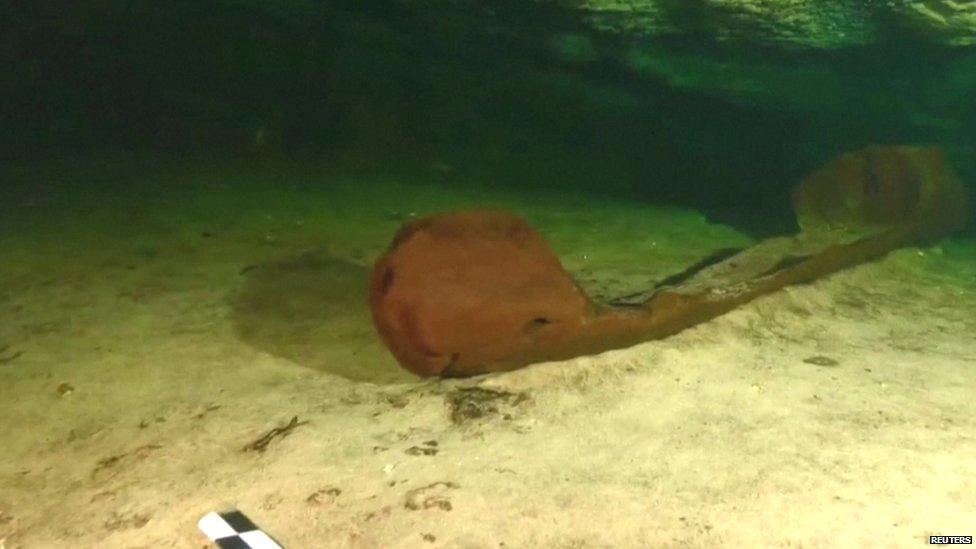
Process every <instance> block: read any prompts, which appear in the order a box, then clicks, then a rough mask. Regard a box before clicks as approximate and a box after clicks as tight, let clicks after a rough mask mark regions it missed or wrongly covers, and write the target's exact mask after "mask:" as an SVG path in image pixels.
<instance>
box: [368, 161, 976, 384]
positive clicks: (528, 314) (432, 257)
mask: <svg viewBox="0 0 976 549" xmlns="http://www.w3.org/2000/svg"><path fill="white" fill-rule="evenodd" d="M793 206H794V210H795V211H796V213H797V216H798V221H799V222H800V226H801V228H802V231H801V232H800V233H799V234H798V235H796V236H794V237H785V238H776V239H770V240H767V241H764V242H761V243H759V244H757V245H756V246H755V247H753V248H750V249H749V250H746V251H744V252H742V253H740V254H737V255H735V256H733V257H731V258H729V259H726V260H725V261H723V262H720V263H718V264H717V265H714V266H712V267H709V268H707V269H705V270H704V271H702V272H700V273H698V274H696V275H695V276H694V277H692V278H691V279H689V280H687V281H684V282H683V283H681V284H680V285H678V286H675V287H666V288H661V289H659V290H658V291H657V292H656V293H655V294H653V295H652V296H651V298H650V299H649V300H648V301H647V302H646V303H645V304H644V306H643V307H638V308H631V309H614V308H609V307H603V306H600V305H598V304H596V303H594V302H593V301H592V300H590V299H589V298H588V297H587V296H586V295H585V293H584V292H583V291H582V290H581V289H580V288H579V286H577V284H576V283H575V282H574V281H573V279H572V277H570V275H569V274H568V273H567V272H566V270H565V269H564V268H563V267H562V265H561V264H560V262H559V259H558V258H557V257H556V255H555V254H554V253H553V252H552V251H551V249H550V248H549V247H548V245H547V244H546V243H545V241H544V240H543V238H542V237H541V236H540V235H539V234H538V233H537V232H536V231H535V230H534V229H532V227H530V226H529V225H528V223H526V222H525V221H524V220H522V219H520V218H518V217H517V216H515V215H513V214H511V213H508V212H505V211H500V210H469V211H462V212H450V213H444V214H438V215H434V216H430V217H427V218H423V219H420V220H416V221H412V222H410V223H409V224H407V225H405V226H404V227H403V228H402V229H401V230H400V231H399V232H398V233H397V235H396V236H395V238H394V240H393V243H392V245H391V246H390V249H389V250H388V251H387V252H386V253H385V254H384V255H383V256H382V257H380V258H379V259H378V260H377V262H376V264H375V266H374V268H373V272H372V274H371V276H370V282H369V305H370V309H371V311H372V315H373V321H374V324H375V326H376V328H377V331H378V332H379V334H380V336H381V337H382V339H383V341H384V342H385V343H386V345H387V347H388V348H389V349H390V350H391V351H392V353H393V354H394V356H395V357H396V358H397V360H398V361H399V363H400V364H401V365H402V366H403V367H404V368H406V369H408V370H410V371H411V372H414V373H416V374H418V375H421V376H433V375H440V376H470V375H477V374H482V373H487V372H494V371H504V370H512V369H515V368H519V367H522V366H525V365H527V364H531V363H533V362H540V361H545V360H560V359H566V358H572V357H574V356H580V355H584V354H593V353H598V352H601V351H605V350H608V349H614V348H619V347H624V346H628V345H632V344H634V343H638V342H641V341H645V340H650V339H656V338H662V337H666V336H668V335H672V334H674V333H677V332H679V331H681V330H683V329H685V328H687V327H689V326H692V325H695V324H698V323H700V322H704V321H706V320H708V319H711V318H714V317H715V316H718V315H720V314H723V313H725V312H727V311H729V310H731V309H733V308H735V307H737V306H739V305H741V304H743V303H745V302H747V301H750V300H752V299H754V298H755V297H757V296H760V295H763V294H766V293H769V292H772V291H775V290H777V289H779V288H782V287H783V286H786V285H789V284H795V283H798V282H807V281H811V280H814V279H816V278H818V277H821V276H824V275H827V274H829V273H832V272H835V271H838V270H840V269H843V268H846V267H849V266H852V265H856V264H858V263H862V262H864V261H869V260H871V259H875V258H877V257H880V256H882V255H884V254H885V253H887V252H889V251H891V250H892V249H895V248H898V247H901V246H906V245H913V244H920V243H925V242H930V241H932V240H933V239H937V238H940V237H942V236H944V235H947V234H949V233H951V232H953V231H955V230H957V229H959V228H960V227H962V226H963V225H964V224H965V223H966V221H967V214H968V212H969V207H968V202H967V196H966V192H965V188H964V187H963V186H962V184H961V183H960V182H959V180H958V178H957V177H956V176H955V175H954V174H953V173H952V170H951V169H950V168H949V166H948V165H947V164H946V162H945V159H944V155H943V154H942V151H941V150H940V149H938V148H936V147H907V146H906V147H869V148H867V149H864V150H862V151H858V152H856V153H850V154H845V155H842V156H840V157H838V158H836V159H834V160H833V161H831V162H830V163H828V164H827V165H825V166H824V167H823V168H821V169H819V170H817V171H816V172H814V173H813V174H811V175H810V176H809V177H807V178H806V179H805V180H804V181H803V182H801V183H800V184H799V185H798V186H797V187H796V189H795V190H794V193H793ZM636 260H639V259H637V258H635V261H636Z"/></svg>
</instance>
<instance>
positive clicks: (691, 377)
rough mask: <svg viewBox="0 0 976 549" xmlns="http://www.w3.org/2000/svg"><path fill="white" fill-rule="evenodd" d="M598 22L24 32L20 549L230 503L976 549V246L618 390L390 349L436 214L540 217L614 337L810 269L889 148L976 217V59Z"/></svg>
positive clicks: (309, 528)
mask: <svg viewBox="0 0 976 549" xmlns="http://www.w3.org/2000/svg"><path fill="white" fill-rule="evenodd" d="M599 3H600V2H599V1H598V0H592V1H589V2H583V1H578V2H577V1H575V0H573V1H569V0H567V1H553V2H541V1H535V0H506V1H502V2H490V3H489V2H477V1H473V0H470V1H469V0H454V1H433V2H415V1H409V0H404V1H395V2H394V1H391V2H378V1H373V0H367V1H353V0H348V1H346V0H333V1H317V0H301V1H294V2H255V1H250V0H235V1H215V2H209V3H202V2H176V3H169V4H165V5H164V4H160V3H131V2H122V1H103V2H95V1H92V2H81V3H76V4H74V5H73V6H72V7H59V6H54V5H50V6H48V5H46V4H43V3H35V4H32V5H26V4H25V5H22V6H16V7H15V6H5V7H3V8H0V21H6V22H8V23H12V27H13V28H14V29H15V30H14V31H13V32H10V33H3V36H2V37H0V61H2V62H3V66H4V71H3V74H2V75H0V99H2V101H0V432H3V433H4V436H5V438H4V441H3V444H2V445H0V446H3V457H4V459H0V486H3V489H0V549H2V548H3V547H9V548H11V549H12V548H20V547H62V546H72V547H135V546H149V545H152V546H199V545H201V544H202V543H204V542H205V540H204V538H202V537H201V535H200V533H199V532H197V530H196V526H195V525H196V520H198V519H199V517H200V516H202V514H203V513H205V512H207V511H209V510H211V509H215V508H217V507H220V506H222V505H225V504H232V505H236V506H239V507H241V508H243V509H246V510H247V511H248V513H249V514H251V515H252V516H253V518H255V519H256V520H258V521H259V522H260V523H262V524H265V525H268V526H269V527H270V528H271V529H272V530H273V531H274V533H276V534H277V535H278V536H279V537H280V538H281V540H282V541H285V542H289V543H286V545H288V546H289V547H315V546H329V547H332V546H335V547H414V546H426V544H431V545H430V546H432V547H433V546H440V545H433V544H435V542H436V543H439V544H443V546H445V547H500V546H507V547H581V548H588V547H606V546H613V547H631V546H633V547H645V546H650V547H661V546H688V547H699V546H738V547H747V546H758V545H763V544H765V543H767V542H768V543H769V544H770V545H775V546H797V545H811V546H830V545H833V544H834V543H837V544H840V545H844V544H845V543H846V544H847V545H849V546H866V545H870V543H872V542H877V540H880V539H883V540H885V541H884V543H885V546H897V547H901V546H906V547H907V546H914V545H917V543H918V541H919V540H920V539H922V537H923V536H924V535H927V534H928V533H933V532H941V533H961V534H969V533H971V532H963V531H960V528H961V527H962V526H963V525H967V527H968V525H969V524H971V511H972V508H973V499H972V493H973V491H972V490H971V489H969V488H971V487H972V480H971V479H972V478H976V471H973V462H972V459H971V456H972V455H973V452H974V451H976V443H974V440H976V437H974V433H976V428H974V426H973V423H972V417H974V415H973V414H974V411H973V409H972V404H971V402H972V398H971V394H972V390H971V388H972V387H973V386H974V384H973V368H972V367H973V365H974V361H976V350H974V346H973V340H972V334H973V333H974V330H976V324H974V320H973V319H974V315H973V314H972V312H973V311H974V310H976V227H974V226H973V223H972V222H971V223H970V225H969V226H968V227H966V228H964V229H963V230H961V231H959V232H958V233H956V234H954V235H951V236H948V237H946V238H944V239H942V240H941V241H939V242H933V243H930V244H927V245H925V246H923V247H910V248H904V249H899V250H896V251H894V252H892V253H891V254H889V255H888V256H886V257H885V258H883V259H882V260H880V261H877V262H873V263H870V264H868V265H865V266H862V267H857V268H854V269H849V270H846V271H843V272H842V273H839V274H837V275H835V276H830V277H825V278H824V279H822V280H818V281H817V282H815V283H814V284H810V285H805V286H796V287H790V288H787V289H785V290H783V291H781V292H778V293H776V294H773V295H771V296H768V298H765V299H763V300H757V301H756V302H754V303H751V304H749V305H746V306H743V307H741V308H740V309H738V310H736V311H734V312H733V313H730V314H729V315H726V316H725V317H721V318H719V319H716V320H715V321H712V322H709V323H706V324H703V325H700V326H698V327H696V328H695V329H693V330H689V331H686V332H684V333H683V334H681V335H678V336H675V337H672V338H669V339H665V340H662V341H657V342H653V343H649V344H646V345H644V346H640V347H635V348H632V349H627V350H621V351H619V352H612V353H609V354H606V355H601V356H597V357H584V358H581V359H578V360H576V361H569V362H566V363H552V364H545V365H541V366H539V365H536V366H532V367H530V368H528V369H525V370H522V371H519V372H514V373H511V374H502V375H493V376H488V377H486V378H474V379H471V380H464V381H455V380H447V381H444V380H439V379H434V380H421V379H419V378H417V377H415V376H413V375H412V374H410V373H409V372H407V371H405V370H403V369H402V368H399V367H398V365H397V364H396V361H395V360H394V359H393V357H392V356H391V355H390V353H389V352H388V351H387V349H386V348H385V347H384V346H383V344H382V342H381V341H380V339H379V338H378V337H377V335H376V333H375V329H374V327H373V324H372V322H371V318H370V315H369V311H368V309H367V307H366V298H367V296H366V279H367V276H368V273H369V270H370V268H371V266H372V264H373V262H374V260H375V259H376V258H377V257H378V256H379V255H380V254H382V253H383V251H384V250H386V249H387V248H388V246H389V245H390V241H391V239H392V238H393V235H394V234H395V233H396V232H397V230H398V229H399V228H400V227H401V225H402V224H403V223H404V222H408V221H410V220H412V219H416V218H418V217H422V216H424V215H427V214H432V213H436V212H442V211H446V210H454V209H459V208H467V207H484V206H491V207H500V208H504V209H507V210H511V211H513V212H515V213H517V214H519V215H520V216H522V217H524V218H525V219H526V220H527V221H528V222H530V223H531V224H532V226H534V227H535V228H537V229H538V231H539V232H540V233H541V234H542V235H544V237H545V239H546V240H547V241H548V242H549V243H550V245H551V246H552V248H553V250H554V251H555V253H556V254H557V255H558V256H559V259H560V261H561V262H562V264H563V265H564V266H565V268H566V270H567V271H568V272H569V273H570V275H572V277H573V278H574V280H576V281H577V282H578V283H579V285H580V286H581V287H582V288H583V290H584V291H585V292H586V293H587V294H588V295H590V296H592V297H593V298H594V299H595V300H596V301H599V302H611V301H614V300H618V299H622V298H628V297H630V298H631V299H633V297H632V296H634V295H644V294H646V293H647V291H648V290H649V289H652V288H654V287H655V286H656V285H658V284H660V283H662V282H663V281H667V280H668V279H669V278H670V277H673V276H675V275H676V274H680V273H682V272H683V271H685V269H687V268H688V267H689V266H691V265H694V264H695V263H696V262H698V261H700V260H701V259H702V258H705V257H709V256H711V255H713V254H715V253H716V252H720V251H722V250H727V249H730V248H747V247H749V246H752V245H754V244H756V243H757V242H759V241H761V240H762V239H764V238H767V237H771V236H776V235H790V234H793V233H794V232H795V231H796V230H797V223H796V220H795V218H794V215H793V212H792V209H791V205H790V192H791V190H792V189H793V187H794V185H795V184H796V183H797V182H798V181H800V180H801V179H802V178H803V177H804V176H805V175H807V174H809V173H810V172H811V171H812V170H814V169H816V168H817V167H819V166H821V165H823V164H824V163H825V162H827V161H829V160H830V159H831V158H834V157H836V156H837V155H839V154H842V153H845V152H850V151H856V150H859V149H861V148H863V147H865V146H868V145H873V144H882V145H894V144H907V145H914V144H934V145H938V146H941V147H942V148H943V149H944V150H945V151H946V152H947V155H948V157H949V158H950V161H951V164H952V166H953V167H954V169H955V171H956V172H957V173H958V174H959V176H960V178H961V179H962V181H963V184H964V185H966V186H967V187H968V188H969V189H972V190H974V194H976V101H974V98H976V46H966V45H958V44H957V45H951V44H950V43H949V40H948V39H947V38H946V36H945V35H943V34H938V33H934V32H933V31H931V29H929V30H928V31H926V30H924V28H923V30H919V29H916V28H914V27H911V26H910V25H907V24H905V23H904V22H903V21H901V20H897V21H896V18H895V16H894V15H892V14H893V13H894V12H889V11H886V9H888V8H885V7H881V6H880V5H875V4H873V3H858V2H845V1H840V0H832V1H829V2H828V1H826V0H825V1H824V2H823V3H822V5H823V6H826V7H825V8H824V9H825V10H826V12H824V18H825V19H823V21H824V22H826V23H829V24H828V25H827V26H826V27H822V28H821V27H817V29H819V30H817V32H818V33H815V34H809V35H804V34H803V33H804V32H805V31H806V30H810V29H813V28H814V27H812V26H805V25H807V23H808V20H807V19H804V18H802V17H800V18H792V19H790V18H786V19H784V21H781V23H783V24H784V25H785V26H784V27H783V28H779V27H777V26H776V23H775V21H774V22H773V23H769V22H768V21H766V20H760V21H758V22H753V24H741V25H739V26H736V25H733V24H731V23H729V22H728V21H727V20H725V19H724V18H723V17H724V15H723V14H724V13H725V12H721V11H714V10H712V9H711V8H709V7H708V6H709V5H711V4H721V2H718V3H716V2H705V1H696V2H690V1H689V2H687V3H683V2H673V1H670V0H661V1H660V2H646V3H643V4H642V3H641V2H637V3H636V5H645V6H652V7H653V6H656V7H659V8H660V9H661V10H663V11H662V13H665V14H666V15H667V17H664V18H662V19H660V20H655V21H654V25H651V24H650V23H646V21H645V23H646V24H647V28H640V21H642V20H641V19H640V18H638V17H637V16H636V15H634V14H632V13H617V12H613V11H610V12H592V11H591V10H590V8H592V7H593V6H594V5H596V4H599ZM745 3H748V2H745ZM935 3H936V2H928V4H935ZM611 4H612V3H611ZM761 4H763V5H767V4H768V3H761ZM797 4H803V3H802V2H800V3H797ZM909 4H912V2H908V1H907V0H906V1H904V2H902V1H896V2H887V3H886V5H888V6H889V7H891V6H909ZM939 4H940V5H943V4H944V3H939ZM805 5H808V4H805ZM809 5H812V4H809ZM587 6H589V8H587ZM584 8H586V9H584ZM891 9H895V8H891ZM906 9H907V8H906ZM594 13H595V14H594ZM648 13H650V12H648ZM747 13H749V12H748V11H747ZM763 13H764V12H763ZM783 13H787V14H788V13H789V10H787V9H785V8H784V12H783ZM847 17H858V18H860V19H844V18H847ZM787 19H788V21H787ZM797 21H799V22H797ZM817 21H820V20H817ZM787 23H789V24H787ZM655 25H660V26H661V28H658V27H657V26H655ZM770 25H772V27H770ZM791 25H792V26H791ZM652 27H653V28H652ZM622 29H627V30H626V32H624V31H623V30H622ZM662 29H664V30H662ZM781 31H782V32H781ZM811 32H812V31H811ZM940 32H949V31H946V30H945V29H942V30H941V31H940ZM798 33H799V34H798ZM927 33H928V34H927ZM965 36H968V35H965ZM965 36H963V37H965ZM972 204H976V201H974V202H973V203H972ZM465 391H468V392H465ZM471 391H473V392H471ZM466 395H467V396H466ZM471 395H474V396H471ZM485 395H488V396H487V397H485ZM465 398H468V399H469V401H465V400H464V399H465ZM482 398H483V399H485V402H481V401H480V400H479V399H482ZM492 399H495V400H497V402H495V400H492ZM471 401H476V402H473V403H472V402H471ZM465 406H467V408H465ZM459 410H460V411H459ZM465 414H467V415H465ZM292 417H296V418H300V419H301V420H302V423H301V426H300V427H298V428H296V430H295V432H294V434H289V436H288V438H284V437H282V438H280V439H275V440H274V441H273V442H272V443H271V445H270V446H269V447H268V449H267V451H266V452H265V453H262V454H260V455H258V454H253V453H249V452H243V451H242V450H241V448H242V447H243V446H244V445H245V444H246V443H247V442H248V441H251V440H254V439H256V438H258V437H259V436H260V435H261V434H262V433H267V432H269V431H270V430H272V429H274V428H275V427H280V426H282V425H287V424H288V422H289V420H290V419H291V418H292ZM306 421H308V423H305V422H306ZM432 441H433V443H431V442H432ZM435 449H436V450H437V451H435ZM438 452H440V454H438ZM8 480H9V481H8ZM427 491H430V493H432V494H434V495H433V496H431V497H430V498H429V499H423V498H422V497H421V496H424V494H427V493H428V492H427ZM418 494H420V495H419V496H418ZM445 501H447V502H448V503H447V504H446V505H445V504H444V502H445ZM418 502H419V503H418ZM428 502H432V503H430V505H429V506H427V504H428ZM452 505H453V507H452ZM66 510H67V512H66ZM447 513H451V514H447ZM55 516H57V517H62V519H61V520H52V517H55ZM309 517H312V518H314V520H313V521H311V522H309ZM865 517H867V518H865ZM519 521H522V522H526V521H527V522H526V524H527V526H524V527H512V526H511V524H513V523H515V522H519ZM967 521H968V522H967ZM786 522H797V523H798V524H800V527H798V529H797V530H795V531H793V530H790V531H782V532H778V533H777V532H773V533H768V532H767V533H765V534H763V535H759V534H754V533H750V532H760V531H763V532H765V530H767V529H768V527H769V524H785V523H786ZM519 524H521V522H519ZM825 531H830V532H831V536H826V535H825V534H823V532H825ZM835 534H836V535H837V536H838V537H833V536H834V535H835ZM764 535H765V536H770V537H763V536H764ZM825 536H826V537H825ZM322 540H328V541H329V544H328V545H321V541H322ZM838 540H840V541H838ZM889 542H890V543H889ZM879 543H880V542H879ZM5 544H6V545H5ZM316 544H319V545H316ZM418 544H424V545H418Z"/></svg>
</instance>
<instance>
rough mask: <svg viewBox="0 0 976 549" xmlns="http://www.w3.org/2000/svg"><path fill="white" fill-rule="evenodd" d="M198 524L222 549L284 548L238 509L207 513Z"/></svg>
mask: <svg viewBox="0 0 976 549" xmlns="http://www.w3.org/2000/svg"><path fill="white" fill-rule="evenodd" d="M197 526H198V527H199V528H200V530H201V531H202V532H203V533H204V534H206V535H207V537H208V538H210V541H212V542H214V543H216V544H217V547H220V549H282V547H281V546H280V545H278V542H276V541H275V540H273V539H271V536H269V535H268V534H266V533H264V531H263V530H261V529H260V528H258V526H257V525H256V524H254V523H253V522H251V519H249V518H247V516H246V515H245V514H244V513H242V512H240V511H238V510H237V509H231V510H229V511H223V512H220V513H218V512H216V511H214V512H211V513H207V514H206V515H205V516H204V517H203V518H202V519H200V522H197Z"/></svg>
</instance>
